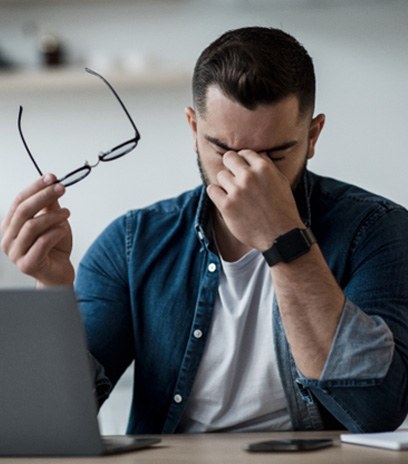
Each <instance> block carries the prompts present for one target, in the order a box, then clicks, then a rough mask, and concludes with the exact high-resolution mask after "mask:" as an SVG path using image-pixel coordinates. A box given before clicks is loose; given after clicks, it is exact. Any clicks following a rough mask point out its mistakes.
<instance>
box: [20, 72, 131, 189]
mask: <svg viewBox="0 0 408 464" xmlns="http://www.w3.org/2000/svg"><path fill="white" fill-rule="evenodd" d="M85 71H86V72H88V73H89V74H93V75H94V76H97V77H99V78H100V79H102V81H103V82H105V84H106V85H107V86H108V87H109V88H110V89H111V91H112V92H113V94H114V95H115V97H116V98H117V100H118V102H119V103H120V106H121V107H122V108H123V110H124V112H125V113H126V116H127V117H128V118H129V121H130V123H131V124H132V127H133V129H134V130H135V136H134V137H133V138H131V139H130V140H127V141H126V142H123V143H121V144H119V145H116V146H115V147H113V148H112V149H110V150H108V151H104V152H100V153H99V154H98V161H97V162H96V163H95V164H89V163H88V162H87V161H86V162H85V164H84V165H83V166H82V167H80V168H78V169H75V170H74V171H71V172H70V173H68V174H67V175H66V176H64V177H61V178H60V179H58V180H57V181H56V183H61V184H63V185H64V186H65V187H68V186H70V185H73V184H76V183H77V182H79V181H81V180H83V179H85V177H87V176H88V175H89V174H90V172H91V171H92V169H93V168H95V167H96V166H98V164H99V163H100V162H101V161H103V162H106V161H114V160H116V159H118V158H121V157H122V156H124V155H127V154H128V153H130V152H131V151H132V150H134V149H135V148H136V146H137V144H138V142H139V140H140V133H139V131H138V130H137V127H136V124H135V123H134V122H133V119H132V118H131V116H130V114H129V112H128V110H127V109H126V107H125V105H124V104H123V102H122V100H121V99H120V97H119V95H118V94H117V93H116V91H115V89H114V88H113V87H112V86H111V84H109V82H108V81H107V80H106V79H105V78H104V77H102V76H101V75H100V74H98V73H97V72H95V71H93V70H92V69H89V68H85ZM22 114H23V107H22V106H20V110H19V113H18V123H17V124H18V130H19V132H20V137H21V140H22V141H23V144H24V147H25V149H26V151H27V153H28V156H29V157H30V159H31V161H32V162H33V164H34V166H35V168H36V170H37V171H38V173H39V174H40V176H42V175H43V173H42V171H41V169H40V168H39V166H38V164H37V162H36V161H35V159H34V157H33V155H32V153H31V151H30V149H29V148H28V145H27V142H26V140H25V138H24V135H23V131H22V129H21V117H22Z"/></svg>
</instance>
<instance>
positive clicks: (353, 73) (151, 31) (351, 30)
mask: <svg viewBox="0 0 408 464" xmlns="http://www.w3.org/2000/svg"><path fill="white" fill-rule="evenodd" d="M248 25H265V26H274V27H279V28H282V29H284V30H286V31H287V32H289V33H291V34H293V35H294V36H295V37H296V38H297V39H298V40H299V41H300V42H302V43H303V44H304V46H305V47H306V48H307V49H308V51H309V52H310V54H311V56H312V57H313V59H314V62H315V66H316V74H317V81H318V88H317V91H318V93H317V106H316V111H317V112H322V113H325V114H326V116H327V122H326V126H325V129H324V133H323V134H322V136H321V139H320V141H319V144H318V147H317V154H316V156H315V158H314V159H313V160H312V161H311V163H310V166H309V167H310V169H311V170H313V171H315V172H317V173H320V174H324V175H328V176H331V177H336V178H340V179H342V180H345V181H348V182H352V183H356V184H359V185H360V186H362V187H364V188H366V189H368V190H372V191H376V192H377V193H380V194H382V195H385V196H387V197H389V198H391V199H393V200H395V201H396V202H398V203H401V204H403V205H404V206H408V185H407V182H406V172H407V170H408V157H407V145H406V144H405V141H406V140H405V139H406V138H407V129H406V126H407V123H408V86H407V76H408V52H407V49H408V27H407V25H408V1H407V0H386V1H384V0H145V1H144V0H133V1H128V0H114V1H108V0H70V1H69V0H0V147H1V148H0V220H1V218H2V217H3V216H4V214H5V213H6V211H7V209H8V207H9V205H10V203H11V202H12V200H13V198H14V197H15V195H16V194H17V193H18V192H19V191H21V190H22V189H23V188H24V187H25V186H26V185H27V184H29V183H31V182H32V181H33V180H34V179H35V178H36V176H37V173H36V171H35V169H34V166H33V165H32V163H31V162H30V160H29V158H28V157H27V155H26V153H25V150H24V147H23V145H22V143H21V140H20V138H19V136H18V131H17V115H18V108H19V105H23V106H24V114H23V121H22V125H23V129H24V134H25V136H26V139H27V142H28V144H29V146H30V148H31V150H32V152H33V154H34V156H35V157H36V160H37V162H38V164H39V166H40V168H41V169H42V170H43V171H44V172H54V173H55V174H56V175H57V176H63V175H64V174H66V173H67V172H69V171H71V170H73V169H75V168H77V167H80V166H82V165H83V164H84V162H85V161H89V163H91V164H92V163H94V162H95V161H96V160H97V155H98V153H99V152H100V151H101V150H106V149H109V148H111V147H113V146H114V145H116V144H118V143H121V142H122V141H125V140H127V139H129V138H130V137H131V136H132V135H133V134H132V131H131V126H130V124H129V122H128V120H127V118H126V116H125V115H124V114H123V112H122V110H121V108H120V106H119V105H118V104H117V102H116V100H115V99H114V97H113V96H112V95H111V93H110V91H109V90H108V89H107V88H106V87H105V86H104V84H103V83H102V82H101V81H99V79H98V78H96V77H94V76H91V75H88V74H87V73H86V72H85V71H84V70H83V68H84V66H88V67H91V68H93V69H95V70H96V71H98V72H100V73H102V74H103V75H104V76H105V77H106V78H107V79H108V80H109V81H110V82H111V84H112V85H113V86H114V87H115V89H116V90H117V92H118V93H119V95H120V96H121V97H122V99H123V100H124V102H125V104H126V105H127V107H128V109H129V111H130V113H131V114H132V116H133V118H134V120H135V122H136V124H137V126H138V128H139V130H140V132H141V135H142V138H141V141H140V143H139V146H138V147H137V149H136V150H135V151H134V152H132V153H131V154H129V155H128V156H127V157H124V158H122V159H120V160H117V161H115V162H112V163H102V164H100V165H99V166H98V167H97V168H96V169H95V170H94V171H93V172H92V173H91V175H90V176H89V177H88V178H87V179H86V180H84V181H82V182H81V183H79V184H77V185H75V186H73V187H71V188H69V190H68V191H67V193H66V195H65V197H64V199H63V204H64V205H65V206H67V207H68V208H70V209H71V214H72V217H71V224H72V228H73V233H74V239H75V241H74V251H73V260H74V263H75V265H77V263H78V261H79V260H80V258H81V256H82V255H83V254H84V252H85V251H86V249H87V247H88V246H89V245H90V243H91V242H92V241H93V240H94V239H95V237H96V236H97V235H98V234H99V233H100V232H101V230H102V229H103V228H104V227H105V226H106V225H108V223H110V222H111V221H112V220H113V219H114V218H116V217H117V216H118V215H120V214H122V213H124V212H125V211H127V210H128V209H131V208H138V207H143V206H145V205H147V204H149V203H151V202H154V201H156V200H159V199H161V198H164V197H169V196H174V195H177V194H178V193H180V192H182V191H184V190H186V189H190V188H192V187H194V186H196V185H197V184H198V183H199V176H198V173H197V170H196V161H195V153H194V151H193V150H192V139H191V135H190V132H189V129H188V127H187V124H186V121H185V117H184V108H185V107H186V106H188V105H190V104H191V92H190V77H191V73H192V68H193V66H194V63H195V60H196V58H197V56H198V55H199V53H200V52H201V51H202V49H203V48H204V47H206V46H207V45H208V44H209V43H210V42H211V41H212V40H214V39H215V38H216V37H218V36H219V35H220V34H222V33H223V32H224V31H226V30H227V29H232V28H236V27H240V26H248ZM27 285H28V286H31V285H33V282H32V280H31V279H29V278H27V277H24V276H21V275H20V273H19V272H18V271H17V270H16V269H15V267H14V266H13V265H11V264H9V263H8V262H7V259H6V258H5V257H4V256H3V255H2V254H1V253H0V286H1V287H7V286H27ZM130 385H131V375H130V372H129V371H128V372H127V373H126V375H124V376H123V378H122V379H121V382H120V383H119V384H118V386H117V388H116V390H115V392H114V394H113V395H112V397H111V399H110V400H109V401H108V402H107V404H106V406H104V407H103V409H102V412H101V415H100V422H101V427H102V431H103V432H104V433H123V432H124V430H125V425H126V422H127V414H128V409H129V402H130V397H129V390H130Z"/></svg>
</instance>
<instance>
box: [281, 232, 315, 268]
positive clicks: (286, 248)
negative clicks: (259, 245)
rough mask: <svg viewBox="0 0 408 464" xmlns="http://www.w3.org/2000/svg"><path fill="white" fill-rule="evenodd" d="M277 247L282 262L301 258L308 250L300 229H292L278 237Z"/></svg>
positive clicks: (308, 245) (308, 246)
mask: <svg viewBox="0 0 408 464" xmlns="http://www.w3.org/2000/svg"><path fill="white" fill-rule="evenodd" d="M277 246H278V249H279V253H280V255H281V256H282V258H283V261H286V262H288V261H292V260H293V259H295V258H297V257H299V256H302V255H303V254H305V253H306V252H307V251H309V249H310V244H309V243H308V242H307V240H306V237H305V236H304V235H303V233H302V231H301V230H300V229H293V230H291V231H290V232H288V233H287V234H285V235H282V236H281V237H279V238H278V240H277Z"/></svg>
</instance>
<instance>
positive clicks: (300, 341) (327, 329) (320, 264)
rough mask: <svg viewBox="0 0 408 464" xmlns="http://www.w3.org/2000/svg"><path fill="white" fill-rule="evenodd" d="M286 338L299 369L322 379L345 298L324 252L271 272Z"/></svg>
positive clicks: (314, 249) (315, 248)
mask: <svg viewBox="0 0 408 464" xmlns="http://www.w3.org/2000/svg"><path fill="white" fill-rule="evenodd" d="M271 273H272V280H273V285H274V289H275V294H276V298H277V302H278V305H279V309H280V312H281V317H282V322H283V325H284V328H285V333H286V337H287V340H288V343H289V345H290V347H291V351H292V355H293V357H294V359H295V362H296V365H297V367H298V369H299V370H300V371H301V372H302V374H303V375H304V376H306V377H309V378H314V379H318V378H320V374H321V372H322V370H323V367H324V364H325V362H326V359H327V356H328V354H329V351H330V348H331V345H332V342H333V339H334V336H335V333H336V330H337V326H338V322H339V320H340V317H341V313H342V309H343V306H344V301H345V296H344V294H343V291H342V290H341V288H340V287H339V286H338V284H337V283H336V281H335V279H334V277H333V275H332V273H331V271H330V269H329V268H328V266H327V264H326V261H325V259H324V258H323V256H322V254H321V252H320V249H319V247H318V246H317V245H313V246H312V248H311V249H310V251H309V252H308V253H307V254H306V255H303V256H302V257H300V258H298V259H296V260H294V261H292V262H291V263H283V262H282V263H279V264H277V265H275V266H273V267H272V268H271Z"/></svg>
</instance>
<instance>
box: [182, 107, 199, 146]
mask: <svg viewBox="0 0 408 464" xmlns="http://www.w3.org/2000/svg"><path fill="white" fill-rule="evenodd" d="M184 114H185V115H186V118H187V122H188V125H189V126H190V129H191V133H192V135H193V143H194V145H193V147H194V150H195V151H197V116H196V112H195V110H194V109H193V108H192V107H191V106H188V107H187V108H185V110H184Z"/></svg>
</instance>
